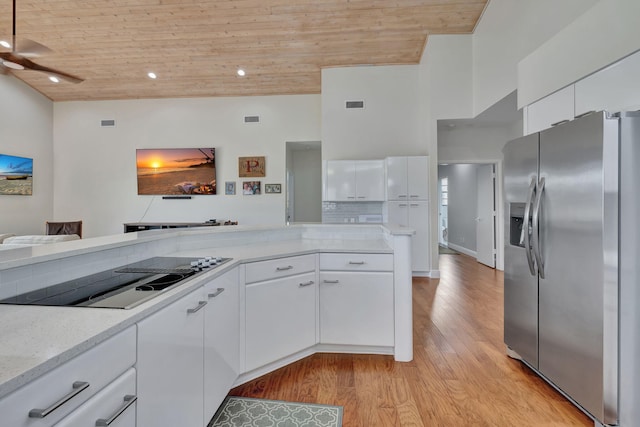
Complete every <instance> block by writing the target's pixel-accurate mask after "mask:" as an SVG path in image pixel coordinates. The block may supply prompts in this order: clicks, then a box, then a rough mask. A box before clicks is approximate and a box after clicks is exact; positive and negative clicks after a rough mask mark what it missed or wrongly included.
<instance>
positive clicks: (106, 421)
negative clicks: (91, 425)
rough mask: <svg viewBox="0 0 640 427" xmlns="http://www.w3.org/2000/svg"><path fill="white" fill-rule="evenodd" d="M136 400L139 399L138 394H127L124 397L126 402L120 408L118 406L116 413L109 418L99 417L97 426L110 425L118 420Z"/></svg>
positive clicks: (104, 426)
mask: <svg viewBox="0 0 640 427" xmlns="http://www.w3.org/2000/svg"><path fill="white" fill-rule="evenodd" d="M136 400H138V396H134V395H131V394H127V395H126V396H125V397H124V403H123V404H122V406H121V407H120V408H118V410H117V411H116V413H115V414H113V415H112V416H110V417H109V418H107V419H104V418H99V419H97V420H96V427H106V426H110V425H111V423H112V422H114V421H115V420H116V418H118V417H119V416H120V415H121V414H122V413H123V412H124V411H126V410H127V408H128V407H129V406H131V405H133V404H134V403H136Z"/></svg>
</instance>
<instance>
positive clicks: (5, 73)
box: [0, 63, 11, 76]
mask: <svg viewBox="0 0 640 427" xmlns="http://www.w3.org/2000/svg"><path fill="white" fill-rule="evenodd" d="M9 74H11V70H10V69H9V68H8V67H5V66H4V65H2V64H1V63H0V75H3V76H8V75H9Z"/></svg>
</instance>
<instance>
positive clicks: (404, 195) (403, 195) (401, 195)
mask: <svg viewBox="0 0 640 427" xmlns="http://www.w3.org/2000/svg"><path fill="white" fill-rule="evenodd" d="M398 197H407V195H406V194H398Z"/></svg>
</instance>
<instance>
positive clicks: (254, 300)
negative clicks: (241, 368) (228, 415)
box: [245, 271, 318, 371]
mask: <svg viewBox="0 0 640 427" xmlns="http://www.w3.org/2000/svg"><path fill="white" fill-rule="evenodd" d="M316 281H317V278H316V273H315V271H314V272H311V273H304V274H299V275H295V276H289V277H284V278H278V279H272V280H267V281H263V282H256V283H253V284H250V285H247V286H246V294H245V299H246V326H245V328H246V333H245V337H246V345H245V348H246V357H245V359H246V362H245V366H246V370H247V371H251V370H253V369H256V368H259V367H261V366H264V365H266V364H269V363H271V362H275V361H276V360H278V359H281V358H283V357H286V356H289V355H292V354H294V353H296V352H298V351H301V350H304V349H306V348H309V347H312V346H313V345H315V344H316V343H317V337H316V316H317V315H316V313H317V311H316V306H317V297H316V294H317V289H318V288H317V282H316Z"/></svg>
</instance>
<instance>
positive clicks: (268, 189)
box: [264, 184, 282, 194]
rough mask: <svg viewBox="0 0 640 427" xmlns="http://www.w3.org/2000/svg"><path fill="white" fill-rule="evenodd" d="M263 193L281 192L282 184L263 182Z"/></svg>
mask: <svg viewBox="0 0 640 427" xmlns="http://www.w3.org/2000/svg"><path fill="white" fill-rule="evenodd" d="M264 193H265V194H278V193H282V184H265V185H264Z"/></svg>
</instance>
